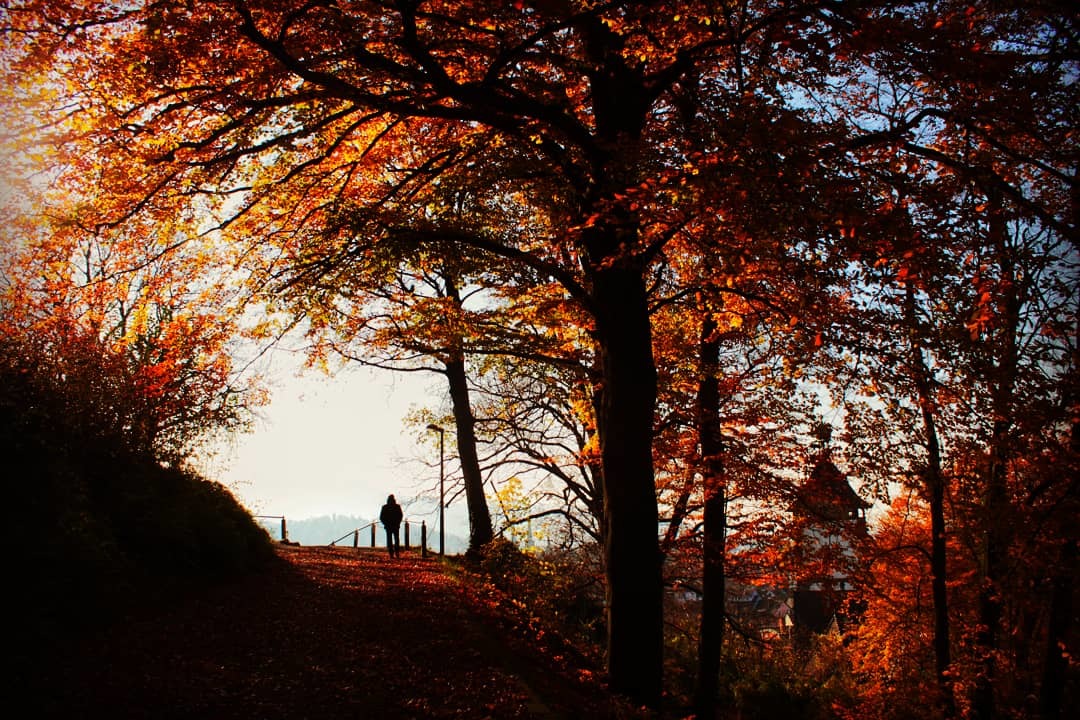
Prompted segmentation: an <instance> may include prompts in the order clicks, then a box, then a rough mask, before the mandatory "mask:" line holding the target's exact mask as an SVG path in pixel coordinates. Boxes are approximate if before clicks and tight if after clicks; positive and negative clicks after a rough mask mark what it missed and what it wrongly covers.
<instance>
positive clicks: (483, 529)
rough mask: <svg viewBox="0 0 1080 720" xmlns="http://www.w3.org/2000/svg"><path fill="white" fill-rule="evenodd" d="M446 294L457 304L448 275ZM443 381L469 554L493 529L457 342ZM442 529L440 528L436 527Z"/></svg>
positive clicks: (466, 378) (467, 385)
mask: <svg viewBox="0 0 1080 720" xmlns="http://www.w3.org/2000/svg"><path fill="white" fill-rule="evenodd" d="M445 281H446V291H447V296H448V297H449V298H451V299H452V300H454V301H455V302H456V303H458V305H459V306H460V304H461V297H460V295H459V294H458V290H457V287H456V286H455V285H454V283H453V281H452V280H451V279H450V278H445ZM446 380H447V383H448V384H449V386H450V401H451V403H452V405H453V408H454V425H455V428H456V430H457V433H456V435H457V448H458V459H459V461H460V463H461V477H462V481H463V482H464V484H465V502H466V504H467V505H468V508H469V549H468V552H469V553H470V554H472V553H476V552H477V551H478V550H480V548H481V547H482V546H484V545H486V544H487V543H489V542H491V540H492V538H493V537H494V532H493V531H492V527H491V513H490V512H489V511H488V506H487V498H485V497H484V478H483V475H482V474H481V472H480V457H479V454H478V453H477V451H476V418H475V417H474V416H473V412H472V403H471V402H470V400H469V380H468V376H467V375H466V374H465V353H464V352H463V350H462V348H461V345H460V343H456V344H455V347H453V348H451V349H450V351H449V353H448V355H447V358H446ZM439 531H440V532H444V529H443V528H439Z"/></svg>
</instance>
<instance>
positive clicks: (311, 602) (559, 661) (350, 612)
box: [19, 546, 640, 720]
mask: <svg viewBox="0 0 1080 720" xmlns="http://www.w3.org/2000/svg"><path fill="white" fill-rule="evenodd" d="M278 553H279V555H280V556H281V558H282V559H283V561H284V562H282V563H279V564H277V565H276V566H275V568H274V569H273V570H270V571H267V572H265V573H260V574H258V575H253V576H250V577H247V578H244V579H241V580H237V581H234V582H232V583H229V584H227V585H224V586H217V587H214V588H210V589H207V590H202V591H198V592H192V593H191V594H190V595H189V596H187V597H185V598H183V599H177V600H175V601H174V602H170V603H168V604H166V605H164V606H160V607H158V608H155V609H153V610H144V611H143V612H141V613H139V614H138V615H137V616H135V617H131V618H129V619H128V620H126V621H125V622H123V623H119V624H115V625H112V626H110V627H109V628H108V629H106V630H98V631H94V632H92V633H86V634H80V635H79V636H77V637H73V638H71V641H70V642H69V643H68V644H67V646H66V647H62V648H57V649H56V650H55V651H54V652H51V653H50V654H49V659H48V662H47V664H46V666H45V667H46V669H44V670H41V669H37V670H35V671H33V672H32V673H30V674H29V679H28V680H27V682H25V683H21V687H20V688H19V691H20V692H19V694H22V695H24V698H25V701H24V703H23V704H24V705H26V706H27V707H26V709H27V711H28V712H29V713H30V715H27V717H30V716H33V717H67V718H79V717H82V718H94V717H108V718H144V717H145V718H157V719H160V720H165V719H169V718H185V720H190V719H192V718H221V719H231V718H252V719H254V718H259V719H265V720H275V719H278V718H281V719H285V718H288V719H290V720H301V719H304V718H308V719H311V720H321V719H324V718H326V719H329V718H380V719H386V720H393V719H395V718H492V719H498V718H540V719H545V718H598V719H604V718H612V719H615V718H633V717H640V715H639V714H638V713H636V712H634V711H632V710H631V709H629V708H627V707H626V706H625V705H623V704H622V703H620V702H618V701H617V700H616V699H615V698H613V697H612V696H611V695H610V694H609V693H608V692H607V690H606V688H605V687H604V685H603V684H602V683H601V682H600V681H599V680H598V678H599V677H600V675H599V673H597V672H596V669H595V668H593V667H590V666H589V664H588V662H587V661H586V660H585V659H584V658H583V657H582V656H580V655H577V654H575V653H573V652H572V651H570V650H569V649H568V648H567V647H566V646H565V645H561V644H560V643H559V642H558V640H557V639H556V638H554V637H553V636H552V635H550V634H547V635H543V636H542V637H543V639H540V638H538V637H537V635H538V634H537V633H535V632H533V631H531V630H530V629H529V624H528V623H527V622H521V621H519V620H518V619H516V618H515V617H514V615H513V612H512V610H510V609H509V604H508V603H500V602H498V599H497V598H493V596H492V593H491V590H490V586H487V587H486V588H481V586H479V585H477V584H475V583H471V582H469V581H466V580H462V579H459V578H455V577H453V576H452V575H451V574H448V573H447V572H446V571H445V568H444V567H443V566H442V565H441V564H440V562H439V561H438V560H437V559H435V558H434V557H429V558H427V559H422V558H420V557H419V555H418V554H417V553H415V552H413V553H406V554H405V555H404V557H401V558H394V559H391V558H389V557H387V556H386V555H385V554H384V553H379V552H372V551H357V550H355V549H351V548H338V547H293V546H280V547H279V549H278ZM24 670H26V669H25V668H24Z"/></svg>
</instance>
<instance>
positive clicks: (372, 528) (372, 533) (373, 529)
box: [371, 523, 375, 547]
mask: <svg viewBox="0 0 1080 720" xmlns="http://www.w3.org/2000/svg"><path fill="white" fill-rule="evenodd" d="M371 547H375V523H371Z"/></svg>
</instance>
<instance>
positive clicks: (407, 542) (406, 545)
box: [405, 520, 409, 550]
mask: <svg viewBox="0 0 1080 720" xmlns="http://www.w3.org/2000/svg"><path fill="white" fill-rule="evenodd" d="M405 549H406V550H408V549H409V521H408V520H406V521H405Z"/></svg>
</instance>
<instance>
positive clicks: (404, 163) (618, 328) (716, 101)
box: [3, 0, 1061, 705]
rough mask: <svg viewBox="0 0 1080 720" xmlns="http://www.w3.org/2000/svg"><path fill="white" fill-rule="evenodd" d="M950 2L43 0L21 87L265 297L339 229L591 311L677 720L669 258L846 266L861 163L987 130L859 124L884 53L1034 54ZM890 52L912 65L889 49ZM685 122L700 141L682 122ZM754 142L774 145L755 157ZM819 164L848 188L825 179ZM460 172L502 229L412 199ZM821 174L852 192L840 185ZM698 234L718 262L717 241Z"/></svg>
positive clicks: (653, 636)
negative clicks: (661, 301)
mask: <svg viewBox="0 0 1080 720" xmlns="http://www.w3.org/2000/svg"><path fill="white" fill-rule="evenodd" d="M952 5H953V4H952V3H946V4H945V6H944V10H939V9H937V8H916V9H912V8H910V7H908V6H906V5H900V4H894V3H881V4H880V5H867V6H862V5H859V6H848V5H841V4H837V3H833V2H825V1H821V2H814V1H811V2H805V3H795V4H790V3H774V2H769V1H762V2H752V3H746V4H743V5H740V6H731V7H728V6H722V7H721V6H716V5H715V4H713V3H699V2H690V1H686V2H678V3H670V2H664V3H650V2H645V3H619V2H615V3H606V4H605V3H601V4H598V3H591V2H578V1H575V0H556V1H555V2H537V3H528V2H521V3H479V2H477V3H474V2H458V1H453V0H432V1H431V2H417V1H403V2H394V3H368V4H341V3H327V4H323V3H306V4H300V3H284V4H283V3H279V2H269V1H263V0H239V1H236V0H230V1H228V2H226V1H224V0H222V1H221V2H215V1H210V2H204V3H200V4H198V5H187V4H182V3H179V2H176V3H173V2H164V3H153V4H148V5H141V4H134V5H132V6H123V7H115V6H113V5H112V4H110V3H104V2H93V1H91V0H86V1H85V2H75V3H69V4H66V5H65V6H64V7H53V6H52V4H51V3H38V2H30V1H27V2H24V3H18V4H15V5H13V6H9V7H8V8H7V9H6V15H5V20H4V28H3V33H4V38H5V48H4V50H5V54H6V55H7V56H8V57H10V62H8V63H7V64H5V66H4V73H5V80H8V81H9V82H8V83H7V86H8V87H11V88H28V87H31V86H33V85H34V84H36V85H37V87H38V88H39V95H41V96H42V97H41V99H42V100H43V101H46V102H49V103H50V104H51V106H52V109H53V110H54V113H53V114H52V115H51V116H50V120H51V121H52V122H54V123H55V124H54V125H53V128H54V129H55V134H54V136H53V137H50V138H49V139H50V140H55V142H56V143H57V144H58V145H59V146H60V147H62V148H63V149H64V153H65V155H64V163H66V164H62V165H61V167H62V168H63V169H62V170H61V171H60V173H61V175H62V180H63V182H64V183H68V184H70V185H71V186H72V187H76V186H78V185H80V184H81V183H87V182H92V183H95V184H97V185H99V186H103V187H107V188H108V189H109V194H108V195H107V196H102V195H98V196H95V197H94V203H93V206H92V212H91V213H89V214H88V215H87V221H86V223H85V224H86V226H87V227H88V229H92V230H101V229H104V228H110V229H119V228H122V227H125V226H128V227H130V226H131V225H132V224H139V223H141V224H143V225H144V226H146V227H152V226H154V224H155V223H157V222H162V221H166V220H168V219H170V218H172V219H176V218H181V217H182V218H196V217H197V218H199V220H198V225H199V230H200V232H203V233H206V234H208V235H213V236H214V237H217V238H219V239H220V240H221V242H223V243H231V244H234V246H235V247H236V248H237V249H238V250H239V251H240V252H239V253H238V257H241V258H242V259H243V263H244V267H245V268H246V269H247V271H248V272H249V273H250V276H251V278H252V280H253V282H254V283H255V287H256V288H258V289H262V288H263V287H264V283H265V282H266V281H267V280H266V279H267V278H268V277H285V276H288V275H289V273H290V272H291V271H292V269H294V268H300V267H303V264H304V260H305V257H306V255H307V253H308V251H309V250H310V248H311V247H312V245H311V243H312V242H314V240H315V239H319V241H320V242H321V241H324V240H325V239H326V238H327V237H328V236H333V237H339V238H340V237H346V236H348V237H353V238H363V239H364V242H362V243H360V244H359V245H358V246H357V247H359V248H361V250H359V252H360V255H359V257H360V258H361V259H363V258H365V257H366V256H365V255H364V251H363V249H362V248H368V247H375V246H377V245H378V244H379V243H380V242H383V241H384V240H389V241H393V242H406V243H409V244H411V245H412V246H413V247H415V248H417V249H418V250H419V249H425V250H427V251H432V249H434V250H437V251H440V252H442V253H444V254H456V253H459V252H460V253H466V254H467V253H468V252H473V251H482V252H484V253H487V257H489V258H492V259H493V260H492V262H495V260H494V258H498V264H503V265H506V266H508V267H509V266H512V267H514V268H516V269H518V270H523V269H527V270H528V271H529V272H531V273H533V274H534V276H535V278H536V279H538V280H542V281H545V282H549V281H554V282H557V283H559V284H560V285H561V286H562V289H563V291H564V292H565V293H566V295H567V296H568V297H569V298H571V299H572V300H573V301H574V302H575V303H577V304H579V305H580V307H581V308H583V309H584V310H585V312H587V313H588V316H589V321H590V331H591V332H592V333H593V337H594V341H595V347H596V354H597V358H598V362H597V366H598V368H599V373H598V376H599V377H598V383H597V386H596V398H597V403H596V407H597V436H598V440H599V443H598V444H599V457H600V459H601V466H602V476H603V498H604V503H605V507H604V518H605V525H604V534H605V554H606V572H607V578H608V620H609V622H608V633H609V636H608V664H609V670H610V674H611V680H612V684H613V687H614V688H615V689H616V690H619V691H621V692H625V693H627V694H629V695H631V696H632V697H634V698H635V699H637V700H639V701H641V702H643V703H647V704H650V705H657V704H659V702H660V697H661V670H662V662H661V655H662V614H661V610H662V590H661V557H660V552H659V545H658V538H657V526H658V509H657V501H656V486H655V472H654V458H653V439H654V414H655V410H656V401H657V368H656V364H655V361H654V355H653V351H654V348H653V333H652V329H653V328H652V320H651V315H650V311H651V308H650V290H651V287H652V283H653V281H654V279H655V277H656V276H655V271H656V270H657V268H658V263H659V261H660V259H661V258H662V256H663V253H664V251H665V249H666V248H667V247H668V246H669V244H670V243H671V241H672V239H673V238H674V237H675V236H676V235H677V233H678V229H679V228H681V227H683V226H685V225H686V224H687V222H688V219H689V218H690V217H692V216H694V215H708V216H712V217H718V218H720V219H721V220H723V219H724V218H726V217H728V213H732V214H733V215H735V216H738V214H739V213H745V214H755V215H757V216H758V217H759V220H760V221H761V222H760V224H759V225H758V231H755V233H754V235H755V236H757V237H759V238H760V239H761V241H762V242H764V243H766V249H767V250H768V251H769V252H771V254H772V256H773V257H777V258H780V259H781V262H779V263H778V264H777V268H778V271H780V272H783V273H785V274H787V275H789V276H790V278H791V279H792V280H793V281H794V282H800V281H803V280H806V281H811V280H813V279H814V278H815V276H816V274H817V273H818V272H825V271H827V269H828V268H829V267H832V266H834V264H835V263H838V262H840V260H841V257H842V253H839V252H836V250H839V249H843V248H846V247H847V246H845V245H844V244H842V243H841V242H840V241H841V240H844V241H846V242H847V243H848V244H849V245H850V244H852V243H854V242H855V235H854V234H853V231H854V229H857V228H860V227H861V226H862V225H863V224H865V223H867V222H868V221H867V220H866V219H865V218H864V217H861V210H860V211H859V212H852V211H851V209H850V208H845V207H844V206H842V205H841V206H840V207H837V206H836V205H834V201H835V200H836V199H838V198H842V197H844V196H848V197H854V198H859V199H865V197H866V196H865V193H864V191H863V189H862V188H863V185H862V181H863V180H864V178H862V177H860V176H859V173H858V172H856V171H855V168H857V167H858V165H859V160H860V159H859V157H858V156H856V155H854V154H852V150H853V149H855V148H867V147H870V146H874V145H887V146H889V147H891V148H895V147H897V146H900V145H903V144H904V142H905V141H906V140H907V139H908V138H907V137H906V136H905V132H906V131H907V130H909V129H911V128H913V127H916V126H917V125H918V124H919V123H921V122H930V121H931V119H933V118H937V117H939V116H943V115H948V117H949V118H950V119H951V120H952V121H953V122H957V121H959V124H962V121H963V120H964V118H968V117H974V116H975V114H974V113H973V112H972V108H971V104H970V103H969V102H967V100H968V99H969V98H968V97H967V96H964V95H960V96H953V95H949V94H948V93H945V92H942V93H940V94H939V95H940V98H936V99H940V100H941V102H940V104H939V105H940V108H944V110H942V111H941V112H938V111H935V112H933V113H915V114H913V115H910V116H905V117H904V118H903V121H902V122H901V123H899V124H898V125H896V126H888V125H885V126H883V124H882V123H874V124H870V125H869V126H867V125H862V124H860V120H861V119H862V118H861V117H860V116H858V115H856V114H853V113H849V112H847V111H846V110H845V109H844V108H845V107H846V105H847V104H849V103H850V99H849V97H848V96H847V94H846V93H845V90H846V89H847V88H849V87H850V86H851V85H859V84H860V83H861V82H862V81H863V80H864V79H865V78H867V77H870V76H868V75H867V74H866V72H865V70H866V63H867V62H868V61H869V60H874V61H878V60H880V63H881V64H882V65H883V66H887V67H885V70H890V71H893V70H895V71H897V72H899V70H897V68H901V69H902V67H901V66H902V61H909V62H914V61H918V60H919V58H921V57H923V55H921V54H920V53H922V52H923V51H926V50H928V49H929V50H931V51H933V52H931V53H930V54H929V55H927V57H931V58H933V59H934V61H935V62H937V61H938V60H942V59H943V58H944V57H945V55H946V53H945V52H944V51H945V50H948V51H949V52H952V48H953V47H957V46H960V47H964V48H965V52H970V53H971V55H972V57H973V58H975V59H981V58H982V56H983V55H984V54H985V50H984V49H982V48H983V47H984V46H982V45H981V44H980V41H981V40H982V39H983V38H982V37H981V35H986V34H989V30H991V29H993V30H1001V31H1002V32H1003V33H1004V36H1005V37H1006V38H1013V37H1017V38H1019V39H1028V38H1031V37H1036V38H1037V37H1038V35H1037V33H1038V31H1037V30H1036V31H1032V30H1031V29H1030V28H1028V27H1024V26H1021V25H1020V22H1021V21H1020V20H1019V19H1017V15H1018V14H1021V13H1013V14H1009V13H1007V12H1004V11H1002V12H1001V13H997V14H994V13H992V12H991V11H990V9H987V13H988V16H992V17H993V18H996V19H1001V20H1002V21H1003V22H1002V23H1001V24H1000V25H999V26H996V25H992V23H983V24H980V25H979V26H978V27H975V26H973V25H970V24H968V23H967V21H966V20H965V19H964V17H965V16H964V14H963V13H962V12H959V11H958V8H953V7H952ZM1059 17H1060V15H1055V16H1053V18H1055V19H1056V18H1059ZM938 19H940V20H941V25H939V26H938V27H937V28H936V30H941V32H934V30H935V28H934V25H935V21H936V20H938ZM1005 20H1008V21H1010V22H1009V23H1005V22H1004V21H1005ZM1060 36H1061V35H1058V37H1060ZM883 47H884V48H886V49H889V50H892V51H895V52H896V53H900V54H901V60H896V59H895V57H894V56H893V55H890V54H887V53H885V54H882V55H880V56H876V55H875V53H876V52H878V51H879V50H880V49H881V48H883ZM905 53H907V54H906V55H904V54H905ZM942 67H944V66H942ZM922 70H924V71H923V72H920V76H925V77H929V78H936V77H944V78H946V79H951V78H953V77H956V76H958V75H959V74H960V71H959V70H957V69H956V67H951V68H947V69H946V70H945V71H944V72H941V73H938V72H937V71H938V67H937V66H935V67H932V68H930V69H929V70H926V69H925V68H924V69H922ZM931 71H932V72H931ZM42 80H43V81H44V82H42ZM972 87H974V86H972ZM988 97H990V95H989V94H984V95H979V96H978V98H977V99H981V100H984V103H983V104H989V101H988V100H986V98H988ZM706 98H707V99H708V101H707V102H706V101H705V99H706ZM1040 100H1041V101H1043V102H1045V103H1046V104H1053V102H1054V101H1053V100H1052V99H1048V96H1047V95H1043V96H1042V97H1041V98H1040ZM1021 107H1023V108H1029V107H1031V103H1030V102H1027V103H1023V104H1021ZM684 111H686V112H688V113H689V116H690V117H692V118H693V119H694V122H693V123H687V122H672V119H673V118H674V117H675V116H676V115H677V114H678V113H680V112H684ZM949 113H951V115H950V114H949ZM705 127H720V128H726V129H729V130H730V134H729V135H727V136H723V135H721V136H718V137H716V138H715V142H712V143H709V144H708V145H707V146H706V147H705V148H701V147H700V146H699V144H698V143H697V141H696V138H695V136H694V135H693V134H692V132H696V131H697V129H700V128H705ZM690 128H694V130H693V131H691V130H690ZM808 130H809V131H808ZM744 137H748V138H751V139H752V140H753V142H754V143H756V144H759V145H760V147H761V149H762V152H760V153H758V154H757V155H755V156H753V158H751V159H752V161H753V162H750V163H747V164H745V165H744V164H742V163H743V160H744V159H745V156H744V155H743V154H742V151H743V150H744V149H745V144H744V143H743V142H742V141H743V138H744ZM785 138H787V140H786V141H785ZM774 140H779V141H780V142H779V143H778V144H776V145H773V144H772V143H773V141H774ZM1014 147H1015V146H1014ZM922 152H923V154H924V155H929V154H932V153H933V152H935V149H934V148H932V147H929V146H927V147H924V148H923V151H922ZM808 155H812V156H813V157H814V158H815V159H816V160H817V162H818V163H819V164H820V165H821V166H822V167H825V168H829V169H830V170H832V172H831V174H830V173H826V175H827V176H829V177H824V176H816V175H813V174H811V175H804V174H803V171H804V170H805V168H806V164H805V159H806V157H807V156H808ZM504 157H512V158H514V159H515V160H516V161H517V170H516V172H514V173H512V174H511V175H510V176H509V177H510V178H512V179H513V180H514V181H515V182H516V183H517V185H518V188H517V190H516V192H515V193H514V199H513V200H511V199H510V196H509V195H508V194H507V192H506V185H505V183H492V182H491V179H492V177H493V176H494V175H493V174H492V173H484V172H481V170H482V169H483V168H488V169H491V168H503V167H505V163H504V162H503V161H502V158H504ZM950 157H951V156H950ZM1024 157H1026V156H1024ZM496 158H498V160H496ZM793 158H794V159H793ZM958 167H963V168H964V169H965V170H966V168H968V167H969V166H967V165H962V166H958ZM728 170H732V171H733V172H731V173H728V172H727V171H728ZM735 170H748V171H757V172H759V173H762V174H768V175H772V176H774V177H775V176H780V177H782V178H783V179H784V183H783V185H784V187H786V192H783V193H770V194H767V195H765V196H763V197H762V198H761V202H757V203H755V202H753V199H754V192H755V190H754V188H755V184H752V183H750V182H748V181H747V175H752V172H747V173H745V174H744V173H743V172H734V171H735ZM474 171H475V173H474ZM706 171H707V172H706ZM451 177H452V178H454V180H455V183H454V185H455V187H456V188H457V189H459V190H461V191H467V192H468V193H469V194H471V195H473V196H474V197H476V198H477V200H476V201H475V202H476V205H477V206H482V207H484V208H485V210H486V212H485V213H484V215H483V222H479V218H475V217H474V218H470V222H469V223H467V224H466V226H464V227H455V225H456V224H457V223H455V222H454V219H453V218H452V217H446V216H444V215H443V214H441V213H440V212H439V207H438V206H434V207H433V209H432V211H431V212H430V213H427V214H414V215H410V216H403V215H402V214H400V213H396V212H393V210H394V208H391V207H389V206H390V205H393V204H395V203H397V202H398V201H399V200H401V199H408V198H409V197H411V196H415V195H416V194H417V193H423V192H424V190H425V188H429V187H431V186H434V185H436V184H437V183H440V182H442V181H443V180H444V179H446V178H451ZM470 177H471V178H472V179H471V181H470ZM705 177H711V178H712V180H713V181H714V182H715V181H717V180H723V179H724V178H725V177H726V178H728V179H730V188H729V189H730V192H729V193H725V194H722V195H721V196H720V198H721V201H720V202H717V203H714V204H709V203H707V202H704V201H702V196H701V194H700V193H696V192H693V191H694V189H695V188H697V187H702V186H700V185H698V183H699V180H701V179H703V178H705ZM818 180H825V181H827V182H828V183H829V185H828V187H829V188H831V192H829V193H826V194H825V195H818V194H816V193H815V190H816V189H817V188H818V187H820V186H819V185H818V184H817V181H818ZM1015 187H1016V186H1015V185H1010V186H1009V187H1008V188H1005V189H1003V191H1004V192H1005V193H1006V194H1009V193H1008V190H1010V189H1015ZM845 191H846V192H845ZM1051 194H1052V193H1051ZM1012 197H1013V198H1014V199H1015V195H1014V196H1012ZM857 204H858V205H859V207H860V208H861V207H863V203H857ZM387 210H389V211H390V212H386V211H387ZM1039 217H1040V220H1042V221H1043V222H1045V223H1046V224H1047V225H1048V226H1049V225H1051V224H1052V223H1058V224H1060V222H1061V221H1060V219H1059V218H1058V217H1057V216H1056V215H1054V214H1053V213H1052V212H1050V213H1045V212H1044V213H1043V214H1042V215H1040V216H1039ZM537 218H540V219H539V220H537ZM738 225H739V223H737V222H736V223H735V226H738ZM764 226H768V227H764ZM515 228H517V229H527V230H531V231H532V232H529V231H525V232H519V233H515V232H513V229H515ZM870 237H872V233H868V234H867V236H866V239H870ZM859 239H860V240H863V237H861V236H860V238H859ZM688 241H689V242H691V243H694V244H697V245H698V246H699V247H700V248H701V250H702V252H703V253H707V252H708V248H709V245H708V236H707V235H696V234H695V235H693V236H691V237H690V238H689V240H688ZM376 258H377V254H376ZM811 284H812V283H811Z"/></svg>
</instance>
